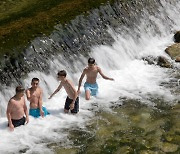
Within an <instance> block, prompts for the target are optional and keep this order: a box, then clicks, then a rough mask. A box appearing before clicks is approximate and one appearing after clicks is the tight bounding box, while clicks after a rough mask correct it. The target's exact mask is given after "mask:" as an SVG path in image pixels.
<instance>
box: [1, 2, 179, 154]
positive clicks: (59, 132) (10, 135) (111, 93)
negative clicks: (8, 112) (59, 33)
mask: <svg viewBox="0 0 180 154" xmlns="http://www.w3.org/2000/svg"><path fill="white" fill-rule="evenodd" d="M178 4H180V2H179V3H178ZM164 5H165V8H166V10H167V13H168V15H169V17H170V18H171V20H172V21H173V25H171V26H172V27H166V25H164V24H163V23H161V22H160V21H161V20H160V19H159V18H156V17H150V19H147V18H146V17H144V19H142V20H141V21H142V24H141V26H139V27H138V29H137V30H136V32H135V34H136V33H137V34H140V38H138V40H136V39H134V38H133V37H132V36H131V35H130V34H126V36H123V35H122V34H117V33H115V32H113V31H112V30H111V29H109V33H110V34H111V35H112V37H113V38H114V39H115V42H114V43H113V44H112V46H104V45H101V46H95V47H92V52H91V53H90V56H92V57H94V58H95V59H96V62H97V64H98V66H100V67H101V69H102V71H103V72H104V74H106V75H107V76H110V77H113V78H114V79H115V81H108V80H103V79H102V78H101V77H100V76H98V79H97V82H98V84H99V94H98V96H97V98H94V97H92V98H91V100H90V101H86V100H85V99H84V89H83V86H82V87H81V91H82V93H81V95H80V112H79V113H78V114H77V115H71V114H64V113H63V107H64V102H65V99H66V93H65V91H64V90H63V89H62V90H61V91H60V92H59V93H57V94H56V95H55V96H54V97H53V98H52V99H51V100H48V97H49V95H50V94H51V93H52V92H53V91H54V90H55V89H56V88H57V86H58V85H59V82H58V81H57V80H56V73H57V71H58V70H61V69H65V70H67V73H68V76H67V78H69V79H71V80H73V81H74V84H75V86H76V88H77V85H78V79H79V77H80V74H81V72H82V70H83V68H84V67H85V66H84V63H85V62H87V59H86V58H85V57H83V56H82V57H79V61H74V63H73V64H69V63H68V62H66V60H64V59H63V57H62V56H61V55H60V56H59V57H58V58H57V59H56V60H53V61H50V62H49V63H50V66H51V74H50V75H46V74H44V73H41V72H37V71H36V72H31V73H30V74H29V76H28V78H27V79H25V80H24V84H25V86H26V88H27V87H29V86H30V82H31V79H32V78H33V77H38V78H39V79H40V86H41V87H42V89H43V90H44V95H43V100H44V104H43V105H44V106H45V107H46V108H47V109H48V111H49V112H50V113H51V115H49V116H47V117H45V118H38V119H35V118H33V117H30V122H29V124H27V125H25V126H21V127H18V128H16V129H15V131H14V132H9V131H8V128H7V119H6V117H5V110H1V112H2V113H1V115H2V116H3V117H1V118H0V137H1V141H0V153H1V154H3V153H6V154H7V153H19V151H20V150H22V151H23V150H24V151H26V153H48V154H49V153H53V151H52V150H51V149H49V148H47V146H46V145H47V143H54V142H56V143H59V142H61V144H62V145H63V144H64V146H67V145H70V143H69V142H68V140H67V135H68V131H69V130H71V129H72V128H74V127H79V128H84V126H85V124H86V122H87V121H88V120H89V119H90V118H91V117H92V116H93V115H94V110H97V109H102V110H110V108H109V107H110V106H111V102H116V103H121V99H120V98H124V97H125V98H129V99H131V98H132V99H138V100H141V102H144V103H146V104H148V105H154V102H151V101H149V99H148V98H149V97H150V96H153V97H161V98H164V99H165V100H169V102H172V101H173V100H174V99H177V98H176V96H173V95H172V94H171V93H170V90H168V89H166V88H164V87H163V86H161V83H162V82H164V81H166V82H167V81H169V69H165V68H160V67H159V66H155V65H148V64H147V62H145V61H143V60H142V57H146V56H154V57H157V56H165V57H167V58H168V56H167V55H166V54H165V52H164V49H165V48H166V47H167V46H168V45H170V44H171V43H173V40H172V37H173V34H172V31H174V30H176V29H177V28H179V27H178V26H177V25H180V20H179V19H177V18H176V17H177V15H176V14H179V13H180V11H179V10H180V8H178V7H177V8H174V7H173V6H171V5H170V4H166V3H165V2H164ZM177 6H180V5H177ZM159 16H160V17H162V18H163V14H160V15H159ZM150 20H151V21H152V20H153V21H154V24H155V25H156V26H157V27H159V30H162V31H161V35H158V34H154V32H153V29H151V27H148V26H147V25H148V24H149V21H150ZM129 31H131V30H129ZM72 65H73V67H72ZM73 68H76V70H73ZM84 82H85V79H84V80H83V83H84ZM83 83H82V85H83ZM4 93H5V94H7V95H6V96H4V94H2V93H0V97H1V99H0V105H1V106H2V107H4V109H6V106H7V101H8V100H9V99H10V97H11V96H12V95H13V94H14V88H8V87H5V91H4ZM119 100H120V101H119ZM94 103H95V104H96V106H94ZM97 104H98V105H97ZM27 106H28V107H29V102H27Z"/></svg>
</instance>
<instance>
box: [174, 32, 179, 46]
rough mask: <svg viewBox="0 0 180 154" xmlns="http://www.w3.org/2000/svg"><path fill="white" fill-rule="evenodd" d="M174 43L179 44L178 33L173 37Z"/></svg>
mask: <svg viewBox="0 0 180 154" xmlns="http://www.w3.org/2000/svg"><path fill="white" fill-rule="evenodd" d="M174 42H176V43H180V31H177V32H176V33H175V35H174Z"/></svg>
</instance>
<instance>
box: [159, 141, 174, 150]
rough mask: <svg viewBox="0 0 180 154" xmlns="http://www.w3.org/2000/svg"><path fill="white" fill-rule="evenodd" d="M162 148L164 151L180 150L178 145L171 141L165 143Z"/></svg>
mask: <svg viewBox="0 0 180 154" xmlns="http://www.w3.org/2000/svg"><path fill="white" fill-rule="evenodd" d="M161 150H162V151H164V152H176V151H177V150H178V145H176V144H171V143H167V142H166V143H163V144H162V147H161Z"/></svg>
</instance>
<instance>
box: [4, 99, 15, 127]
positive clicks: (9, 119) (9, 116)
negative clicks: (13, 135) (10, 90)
mask: <svg viewBox="0 0 180 154" xmlns="http://www.w3.org/2000/svg"><path fill="white" fill-rule="evenodd" d="M12 106H13V105H12V102H11V100H10V101H9V102H8V106H7V111H6V115H7V119H8V124H9V128H10V130H14V125H13V124H12V120H11V112H12Z"/></svg>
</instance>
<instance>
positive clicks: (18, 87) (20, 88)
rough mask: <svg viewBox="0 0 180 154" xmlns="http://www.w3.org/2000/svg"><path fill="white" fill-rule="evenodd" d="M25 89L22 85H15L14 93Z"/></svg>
mask: <svg viewBox="0 0 180 154" xmlns="http://www.w3.org/2000/svg"><path fill="white" fill-rule="evenodd" d="M24 90H25V89H24V88H23V87H22V86H17V87H16V93H20V92H23V91H24Z"/></svg>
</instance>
